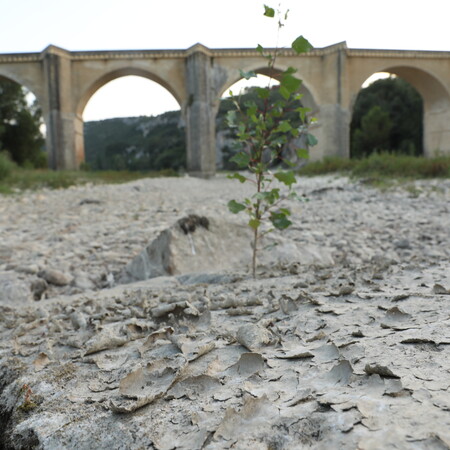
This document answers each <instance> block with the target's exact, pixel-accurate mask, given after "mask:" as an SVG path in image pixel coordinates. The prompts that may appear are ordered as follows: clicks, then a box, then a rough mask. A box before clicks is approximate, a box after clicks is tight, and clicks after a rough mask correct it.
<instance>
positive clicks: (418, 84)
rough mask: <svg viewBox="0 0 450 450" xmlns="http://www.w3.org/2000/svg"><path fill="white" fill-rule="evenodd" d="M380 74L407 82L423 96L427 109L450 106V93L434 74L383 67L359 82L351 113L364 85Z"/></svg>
mask: <svg viewBox="0 0 450 450" xmlns="http://www.w3.org/2000/svg"><path fill="white" fill-rule="evenodd" d="M380 72H386V73H390V74H393V75H396V76H398V77H400V78H402V79H403V80H405V81H407V82H408V83H409V84H410V85H411V86H413V87H414V88H415V89H416V90H417V92H418V93H419V94H420V95H421V97H422V99H423V102H424V106H425V108H431V109H433V110H438V109H440V108H442V107H444V108H446V107H448V105H450V93H449V92H448V91H447V89H446V88H445V86H444V84H443V83H442V82H441V81H440V80H439V79H438V77H437V76H435V75H434V74H431V73H429V72H427V71H426V70H424V69H420V68H417V67H414V66H383V67H380V69H379V70H375V71H372V72H368V73H367V74H365V76H364V79H360V80H359V82H357V83H358V84H357V87H356V86H355V88H354V92H353V95H352V99H351V103H350V109H351V111H353V108H354V106H355V102H356V98H357V96H358V94H359V92H360V91H361V86H362V85H363V83H364V82H365V81H366V80H367V79H368V78H370V77H371V76H372V75H374V74H376V73H380Z"/></svg>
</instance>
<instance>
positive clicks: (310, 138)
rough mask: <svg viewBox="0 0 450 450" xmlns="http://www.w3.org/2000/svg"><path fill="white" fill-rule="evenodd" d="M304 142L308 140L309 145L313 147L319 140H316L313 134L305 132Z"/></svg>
mask: <svg viewBox="0 0 450 450" xmlns="http://www.w3.org/2000/svg"><path fill="white" fill-rule="evenodd" d="M306 142H308V145H309V146H310V147H314V146H315V145H316V144H317V143H318V142H319V141H318V140H317V138H316V137H315V136H314V135H312V134H310V133H307V134H306Z"/></svg>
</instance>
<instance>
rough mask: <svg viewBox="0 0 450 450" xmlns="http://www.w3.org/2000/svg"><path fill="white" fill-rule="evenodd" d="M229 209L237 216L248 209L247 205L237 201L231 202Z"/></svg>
mask: <svg viewBox="0 0 450 450" xmlns="http://www.w3.org/2000/svg"><path fill="white" fill-rule="evenodd" d="M228 209H229V210H230V211H231V212H232V213H233V214H237V213H240V212H241V211H244V209H246V207H245V205H243V204H242V203H238V202H237V201H236V200H230V201H229V202H228Z"/></svg>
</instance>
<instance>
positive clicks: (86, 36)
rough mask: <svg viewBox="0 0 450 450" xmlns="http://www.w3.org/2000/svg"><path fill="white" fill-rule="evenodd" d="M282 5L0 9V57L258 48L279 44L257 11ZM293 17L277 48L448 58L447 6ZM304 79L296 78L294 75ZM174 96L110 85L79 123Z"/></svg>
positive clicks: (211, 0) (247, 1)
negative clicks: (51, 49) (52, 50)
mask: <svg viewBox="0 0 450 450" xmlns="http://www.w3.org/2000/svg"><path fill="white" fill-rule="evenodd" d="M279 3H280V0H275V1H274V2H272V1H271V0H264V1H261V0H221V1H217V0H77V1H75V0H0V53H19V52H39V51H42V50H43V49H44V48H45V47H47V46H48V45H49V44H53V45H57V46H59V47H62V48H65V49H67V50H72V51H75V50H131V49H186V48H189V47H190V46H192V45H194V44H196V43H197V42H200V43H202V44H204V45H206V46H207V47H210V48H239V47H243V48H244V47H250V48H254V47H256V45H257V44H261V45H263V46H266V47H273V46H274V45H275V44H276V22H275V21H274V20H273V19H268V18H266V17H264V16H263V14H262V13H263V5H264V4H268V5H269V6H272V7H277V5H278V4H279ZM281 9H283V10H285V9H289V10H290V15H289V19H288V21H287V23H286V27H285V28H284V29H283V32H282V36H281V41H280V45H281V46H286V45H289V44H290V43H291V41H292V40H293V39H294V38H296V37H297V36H298V35H300V34H302V35H304V36H305V37H306V38H307V39H308V40H309V41H310V42H311V43H312V44H313V45H314V46H315V47H326V46H328V45H332V44H335V43H338V42H342V41H346V42H347V45H348V47H350V48H384V49H405V50H406V49H412V50H445V51H450V32H449V31H448V30H449V25H448V20H449V15H448V2H447V0H427V1H426V2H420V1H418V0H377V1H376V2H369V1H364V0H310V1H302V0H281ZM299 75H300V77H301V74H299ZM177 108H178V104H177V103H176V102H175V100H174V99H173V98H171V95H170V94H169V93H168V92H167V91H165V90H164V89H163V88H161V87H160V86H158V85H156V84H155V83H153V82H151V81H149V80H146V79H139V78H136V77H132V78H122V79H117V80H115V81H112V82H111V83H109V84H108V85H106V86H105V87H103V88H101V89H100V90H99V91H97V93H96V94H95V96H94V97H93V98H92V99H91V101H90V102H89V103H88V105H87V107H86V110H85V112H84V118H85V120H94V119H100V118H106V117H115V116H128V115H141V114H142V115H144V114H145V115H151V114H158V113H160V112H162V111H164V110H171V109H177Z"/></svg>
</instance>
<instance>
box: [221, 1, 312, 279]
mask: <svg viewBox="0 0 450 450" xmlns="http://www.w3.org/2000/svg"><path fill="white" fill-rule="evenodd" d="M264 10H265V11H264V15H265V16H267V17H275V10H274V9H273V8H270V7H269V6H266V5H264ZM277 16H278V17H277V18H278V30H280V29H281V27H283V26H284V23H283V22H284V21H285V20H286V19H287V12H286V13H285V14H284V15H282V13H281V11H277ZM291 48H292V50H294V51H295V52H296V53H298V54H300V53H306V52H308V51H309V50H311V49H312V46H311V44H310V43H309V42H308V41H307V40H306V39H305V38H304V37H303V36H299V37H298V38H297V39H295V40H294V42H293V43H292V45H291ZM257 50H258V52H259V53H260V54H261V55H262V56H263V57H265V58H266V59H267V60H268V69H269V73H270V74H275V62H276V59H277V53H278V49H276V50H275V51H274V52H273V53H270V52H269V53H267V52H266V51H265V49H264V48H263V47H262V46H261V45H258V47H257ZM295 72H296V70H295V69H294V68H292V67H288V68H287V69H286V70H285V71H284V72H282V73H281V74H278V76H279V81H280V87H279V94H280V96H279V98H278V99H276V100H274V101H273V103H272V99H273V96H271V93H272V92H271V91H272V90H271V88H270V82H269V85H268V86H267V87H266V88H257V89H256V94H257V98H255V99H254V100H251V101H248V102H245V103H244V105H243V107H242V105H241V104H240V103H239V99H236V97H233V95H232V98H231V99H232V101H233V103H234V105H235V110H230V111H229V112H228V114H227V120H228V124H229V126H230V127H231V128H235V129H236V136H237V139H238V142H240V143H241V150H240V151H239V152H238V153H236V155H235V156H234V157H233V158H232V159H231V161H233V162H235V163H236V164H237V165H238V167H239V168H241V169H244V168H245V169H246V172H244V173H238V172H236V173H234V174H232V175H229V178H235V179H237V180H238V181H239V182H241V183H246V182H250V183H252V184H253V185H254V188H255V190H254V194H253V195H252V196H251V197H247V198H244V199H243V200H242V201H240V202H237V201H236V200H230V201H229V202H228V208H229V210H230V211H231V212H232V213H234V214H238V213H240V212H246V213H247V215H248V217H249V221H248V225H249V227H250V228H251V229H252V231H253V239H252V250H253V251H252V274H253V277H256V259H257V253H258V249H259V246H260V242H261V239H262V237H263V236H264V235H266V234H267V233H270V232H271V231H273V230H274V229H277V230H284V229H286V228H288V227H289V226H290V225H291V224H292V222H291V221H290V219H289V216H290V215H291V211H290V209H289V208H287V207H283V206H282V203H283V200H285V199H286V198H296V193H295V191H294V190H293V189H292V188H293V185H294V184H295V183H296V181H297V180H296V176H295V172H294V170H285V171H284V170H283V171H282V170H278V171H276V172H275V173H274V172H272V171H271V170H270V168H271V167H272V166H273V164H274V163H276V162H277V161H279V160H280V158H281V159H282V154H281V152H282V149H283V147H284V146H285V145H286V144H287V143H288V141H289V139H290V138H292V137H299V136H300V135H302V134H303V135H304V136H305V138H306V143H307V144H309V145H310V146H311V145H314V144H315V143H316V142H317V140H316V139H315V138H314V137H313V136H312V135H311V134H309V133H308V122H309V120H308V118H307V113H308V111H309V110H308V109H307V108H303V107H301V106H298V104H299V103H298V102H299V101H300V99H301V94H299V93H298V91H299V89H300V86H301V83H302V81H301V80H300V79H299V78H297V77H296V76H295ZM241 75H242V77H244V78H246V79H250V78H252V77H256V74H255V73H254V72H252V71H251V72H242V71H241ZM231 94H232V93H231ZM291 111H294V112H295V115H294V118H292V119H291V118H289V119H288V118H287V116H286V113H287V112H291ZM298 123H300V124H302V125H301V126H300V127H298V126H297V124H298ZM296 152H297V155H298V157H307V151H306V149H302V148H298V149H296ZM285 162H286V163H289V161H285ZM288 166H289V164H288ZM277 182H279V183H278V185H277ZM280 183H281V185H283V184H284V185H285V187H287V193H285V192H282V191H281V189H280V187H279V186H280ZM263 224H265V225H267V227H266V229H261V226H262V225H263Z"/></svg>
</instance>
